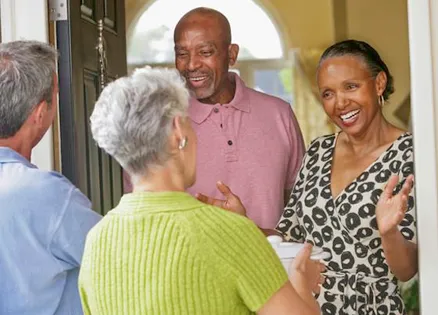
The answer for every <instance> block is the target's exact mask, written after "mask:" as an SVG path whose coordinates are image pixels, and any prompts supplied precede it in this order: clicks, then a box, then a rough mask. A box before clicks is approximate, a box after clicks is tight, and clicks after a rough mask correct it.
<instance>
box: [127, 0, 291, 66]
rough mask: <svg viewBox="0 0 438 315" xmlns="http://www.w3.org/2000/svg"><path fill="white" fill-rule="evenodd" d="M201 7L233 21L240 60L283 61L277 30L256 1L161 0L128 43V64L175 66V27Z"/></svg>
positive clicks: (233, 34) (149, 9)
mask: <svg viewBox="0 0 438 315" xmlns="http://www.w3.org/2000/svg"><path fill="white" fill-rule="evenodd" d="M199 6H204V7H211V8H214V9H216V10H219V11H220V12H222V13H223V14H224V15H225V16H226V17H227V18H228V19H229V21H230V24H231V30H232V37H233V42H234V43H237V44H239V46H240V53H239V59H240V60H243V59H276V58H282V57H283V51H282V44H281V39H280V36H279V34H278V32H277V29H276V27H275V26H274V24H273V22H272V21H271V19H270V18H269V17H268V15H267V14H266V12H264V11H263V9H262V8H260V6H258V5H257V4H256V3H254V2H253V1H252V0H239V6H236V4H235V2H234V1H224V0H185V1H175V0H158V1H156V2H154V3H153V4H152V5H151V6H150V7H149V8H148V9H147V10H146V11H145V12H144V13H143V15H142V16H141V17H140V19H139V20H138V23H137V25H136V26H135V28H134V31H133V35H132V37H131V38H130V39H129V43H128V63H129V64H153V63H172V62H173V61H174V54H173V30H174V28H175V25H176V23H177V22H178V20H179V19H180V18H181V17H182V16H183V15H184V14H185V13H186V12H187V11H189V10H191V9H193V8H196V7H199ZM169 8H172V10H169Z"/></svg>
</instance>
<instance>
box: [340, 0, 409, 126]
mask: <svg viewBox="0 0 438 315" xmlns="http://www.w3.org/2000/svg"><path fill="white" fill-rule="evenodd" d="M347 30H348V37H349V38H354V39H360V40H365V41H367V42H368V43H370V44H371V45H372V46H373V47H374V48H375V49H376V50H377V51H378V52H379V54H380V55H381V57H382V59H383V60H384V61H385V62H386V64H387V65H388V68H389V70H390V72H391V73H392V75H393V77H394V83H395V93H394V94H393V95H392V96H391V99H390V102H389V104H388V105H386V106H385V115H386V117H387V118H388V120H390V121H391V122H392V123H394V124H396V125H398V126H400V127H403V128H406V127H407V126H406V123H405V122H403V121H402V120H400V119H399V118H398V117H397V110H398V109H399V106H403V102H404V101H405V100H406V98H407V97H408V96H409V94H410V93H409V92H410V71H409V39H408V15H407V2H406V1H404V0H385V1H381V0H367V1H347ZM407 105H409V103H406V104H405V107H406V106H407ZM406 109H408V108H406ZM403 114H404V116H405V115H406V113H405V111H403Z"/></svg>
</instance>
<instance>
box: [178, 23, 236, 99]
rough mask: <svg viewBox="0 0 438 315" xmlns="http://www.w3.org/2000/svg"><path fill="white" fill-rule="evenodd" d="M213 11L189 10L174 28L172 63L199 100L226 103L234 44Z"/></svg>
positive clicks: (231, 93)
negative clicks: (191, 11) (196, 11)
mask: <svg viewBox="0 0 438 315" xmlns="http://www.w3.org/2000/svg"><path fill="white" fill-rule="evenodd" d="M228 32H229V29H228V30H227V28H226V27H224V22H223V21H221V20H220V18H218V17H217V16H215V15H212V14H210V15H205V14H204V15H203V14H192V15H189V16H187V17H184V18H183V19H182V20H181V21H180V22H179V23H178V25H177V27H176V29H175V38H174V39H175V65H176V68H177V69H178V71H179V72H180V73H181V75H182V76H184V77H185V79H186V80H187V85H188V88H189V89H190V90H191V91H192V92H194V94H195V97H196V98H197V99H198V100H200V101H201V102H203V103H207V104H216V103H221V104H223V103H228V102H230V101H231V100H232V98H233V97H234V83H232V82H231V81H230V79H229V77H228V69H229V66H231V65H233V64H234V63H235V61H236V58H237V54H238V46H237V45H233V44H230V43H229V37H230V34H228Z"/></svg>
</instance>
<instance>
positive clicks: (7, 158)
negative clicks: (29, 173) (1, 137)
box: [0, 147, 37, 168]
mask: <svg viewBox="0 0 438 315" xmlns="http://www.w3.org/2000/svg"><path fill="white" fill-rule="evenodd" d="M0 163H21V164H24V165H26V166H28V167H31V168H37V167H36V166H35V165H33V164H32V163H30V162H29V160H28V159H26V158H25V157H24V156H22V155H21V154H19V153H18V152H16V151H14V150H12V149H11V148H8V147H0Z"/></svg>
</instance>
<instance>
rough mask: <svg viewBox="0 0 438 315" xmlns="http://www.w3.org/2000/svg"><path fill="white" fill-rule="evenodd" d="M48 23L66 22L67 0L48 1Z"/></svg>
mask: <svg viewBox="0 0 438 315" xmlns="http://www.w3.org/2000/svg"><path fill="white" fill-rule="evenodd" d="M49 14H50V21H66V20H67V19H68V17H67V0H50V1H49Z"/></svg>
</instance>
